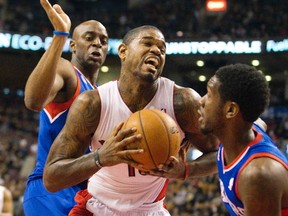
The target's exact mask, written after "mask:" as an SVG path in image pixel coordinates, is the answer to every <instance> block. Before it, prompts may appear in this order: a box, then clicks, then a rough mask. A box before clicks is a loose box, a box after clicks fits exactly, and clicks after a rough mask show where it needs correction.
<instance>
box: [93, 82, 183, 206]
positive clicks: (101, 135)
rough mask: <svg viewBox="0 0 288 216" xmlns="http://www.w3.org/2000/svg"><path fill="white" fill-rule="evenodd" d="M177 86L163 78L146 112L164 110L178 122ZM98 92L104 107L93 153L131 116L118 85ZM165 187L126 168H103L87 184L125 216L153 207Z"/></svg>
mask: <svg viewBox="0 0 288 216" xmlns="http://www.w3.org/2000/svg"><path fill="white" fill-rule="evenodd" d="M174 85H175V83H174V82H173V81H171V80H169V79H167V78H160V79H159V80H158V89H157V92H156V94H155V96H154V98H153V99H152V100H151V101H150V102H149V103H148V104H147V106H146V107H145V109H159V110H162V111H163V112H166V113H167V114H169V115H170V116H171V117H172V118H173V119H174V120H175V121H176V118H175V114H174V107H173V91H174ZM98 91H99V94H100V98H101V106H102V107H101V117H100V122H99V125H98V127H97V130H96V132H95V134H94V136H93V139H92V144H91V147H92V150H95V149H96V148H99V147H101V143H103V141H104V140H105V139H106V138H107V136H108V135H109V134H110V132H111V131H112V130H113V129H114V127H115V126H116V125H118V124H119V123H120V122H123V121H125V120H126V119H127V118H128V117H129V116H130V115H131V114H132V112H131V111H130V110H129V108H128V107H127V106H126V104H125V103H124V102H123V100H122V98H121V96H120V93H119V91H118V87H117V81H111V82H108V83H106V84H104V85H102V86H100V87H99V88H98ZM179 131H180V133H181V138H182V139H183V138H184V133H183V131H182V130H181V129H180V127H179ZM165 183H166V179H165V178H159V177H154V176H149V175H147V176H144V175H141V174H140V173H139V170H137V169H135V168H132V167H130V166H128V165H127V164H118V165H116V166H112V167H104V168H102V169H101V170H99V171H98V172H97V173H95V174H94V175H93V176H92V177H91V178H90V180H89V182H88V192H89V193H90V194H91V195H92V196H93V197H95V198H97V199H98V200H99V201H100V202H102V203H103V204H105V205H106V206H108V207H109V208H112V209H117V210H118V211H122V212H124V211H129V210H133V209H136V208H138V207H139V206H142V205H145V204H148V203H153V202H154V201H155V200H156V198H157V197H158V195H159V194H160V192H161V191H162V190H163V188H164V186H165Z"/></svg>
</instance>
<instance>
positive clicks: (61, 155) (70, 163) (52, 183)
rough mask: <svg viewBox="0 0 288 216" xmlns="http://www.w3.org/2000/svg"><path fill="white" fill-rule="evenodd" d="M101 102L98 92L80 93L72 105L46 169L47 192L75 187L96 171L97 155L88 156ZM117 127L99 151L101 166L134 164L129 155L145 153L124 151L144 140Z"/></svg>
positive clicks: (51, 151)
mask: <svg viewBox="0 0 288 216" xmlns="http://www.w3.org/2000/svg"><path fill="white" fill-rule="evenodd" d="M100 111H101V101H100V98H99V94H98V91H97V90H91V91H86V92H84V93H82V94H80V95H79V96H78V97H77V98H76V100H75V101H74V102H73V104H72V106H71V108H70V111H69V114H68V116H67V120H66V124H65V126H64V128H63V129H62V131H61V132H60V134H59V135H58V136H57V138H56V139H55V141H54V143H53V145H52V147H51V149H50V152H49V155H48V158H47V162H46V165H45V169H44V178H43V181H44V185H45V187H46V188H47V190H48V191H52V192H54V191H58V190H60V189H63V188H66V187H70V186H73V185H76V184H78V183H80V182H82V181H84V180H86V179H88V178H89V177H91V176H92V175H93V174H94V173H95V172H97V171H98V170H99V169H100V167H99V166H97V165H96V164H95V158H94V154H95V152H91V153H89V154H85V152H86V150H87V148H88V147H89V145H90V142H91V138H92V136H93V134H94V132H95V130H96V128H97V125H98V123H99V120H100ZM122 125H123V124H120V125H118V126H117V127H115V129H114V130H113V131H112V132H111V134H110V135H109V136H108V138H107V139H106V141H105V143H104V144H103V146H102V147H101V148H100V149H99V151H98V155H99V160H100V162H101V165H102V166H103V167H105V166H113V165H116V164H119V163H128V164H131V165H135V164H134V162H133V161H131V159H130V157H129V155H130V154H133V153H136V154H137V153H143V150H141V149H140V150H133V149H132V150H125V149H126V148H125V147H126V145H128V144H130V143H134V142H136V141H139V139H141V136H139V135H138V134H135V135H132V134H133V133H134V132H135V129H125V130H121V127H122Z"/></svg>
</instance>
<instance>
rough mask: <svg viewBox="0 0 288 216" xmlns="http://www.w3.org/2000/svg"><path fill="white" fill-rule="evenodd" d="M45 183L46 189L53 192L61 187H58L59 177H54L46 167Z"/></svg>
mask: <svg viewBox="0 0 288 216" xmlns="http://www.w3.org/2000/svg"><path fill="white" fill-rule="evenodd" d="M43 184H44V187H45V188H46V190H47V191H49V192H52V193H54V192H57V191H59V190H60V189H61V188H59V187H57V178H54V177H53V175H51V174H50V173H49V171H48V170H47V169H46V168H45V169H44V175H43Z"/></svg>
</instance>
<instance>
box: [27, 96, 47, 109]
mask: <svg viewBox="0 0 288 216" xmlns="http://www.w3.org/2000/svg"><path fill="white" fill-rule="evenodd" d="M24 103H25V106H26V108H27V109H29V110H31V111H34V112H40V111H41V110H42V109H43V106H42V104H40V103H38V102H37V100H36V99H31V98H27V97H25V98H24Z"/></svg>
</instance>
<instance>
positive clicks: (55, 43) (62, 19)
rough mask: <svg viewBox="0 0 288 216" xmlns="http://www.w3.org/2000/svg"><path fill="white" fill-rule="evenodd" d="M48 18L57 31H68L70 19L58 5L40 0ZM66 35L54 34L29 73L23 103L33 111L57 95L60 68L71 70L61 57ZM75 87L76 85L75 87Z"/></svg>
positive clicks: (61, 78) (61, 80)
mask: <svg viewBox="0 0 288 216" xmlns="http://www.w3.org/2000/svg"><path fill="white" fill-rule="evenodd" d="M40 2H41V5H42V7H43V8H44V10H45V12H46V14H47V16H48V18H49V19H50V21H51V23H52V25H53V27H54V29H55V30H57V31H61V32H69V31H70V27H71V21H70V19H69V17H68V16H67V15H66V14H65V13H64V11H63V10H62V9H61V7H60V6H59V5H57V4H56V5H54V6H53V7H52V6H51V5H50V3H49V1H48V0H40ZM66 40H67V36H59V35H54V36H53V39H52V42H51V45H50V47H49V48H48V50H47V51H46V52H45V53H44V55H43V56H42V57H41V59H40V61H39V62H38V64H37V66H36V67H35V68H34V70H33V71H32V73H31V74H30V76H29V78H28V80H27V83H26V86H25V105H26V107H27V108H29V109H31V110H33V111H40V110H41V109H42V108H43V107H45V106H46V105H47V104H48V103H49V102H51V101H52V100H53V99H54V98H55V97H56V95H57V93H58V91H59V90H60V89H61V88H63V86H64V78H63V76H62V75H61V73H60V71H61V70H64V69H66V70H69V69H70V70H72V69H73V68H72V66H71V65H70V64H68V63H69V62H68V61H67V60H64V59H61V55H62V50H63V47H64V45H65V42H66ZM75 88H76V87H75Z"/></svg>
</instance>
